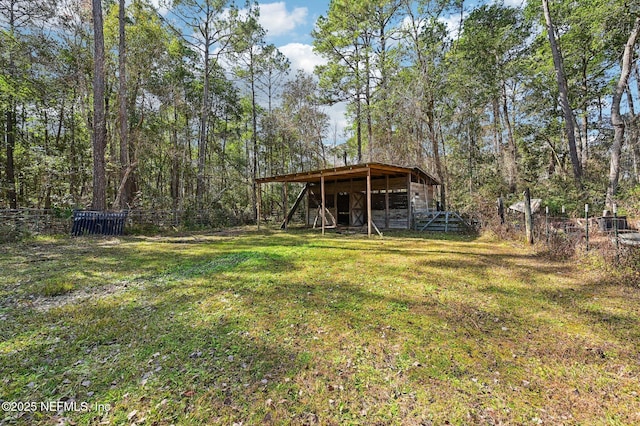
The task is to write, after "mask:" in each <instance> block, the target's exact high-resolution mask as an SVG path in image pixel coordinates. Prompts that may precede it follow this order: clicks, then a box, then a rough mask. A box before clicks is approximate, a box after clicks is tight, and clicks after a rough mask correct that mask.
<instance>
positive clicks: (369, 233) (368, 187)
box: [367, 169, 371, 237]
mask: <svg viewBox="0 0 640 426" xmlns="http://www.w3.org/2000/svg"><path fill="white" fill-rule="evenodd" d="M367 235H368V236H369V237H371V169H368V170H367Z"/></svg>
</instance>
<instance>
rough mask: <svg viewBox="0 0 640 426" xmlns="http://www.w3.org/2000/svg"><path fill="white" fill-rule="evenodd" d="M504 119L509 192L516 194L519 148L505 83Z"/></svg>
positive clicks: (503, 96) (503, 87)
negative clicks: (512, 124)
mask: <svg viewBox="0 0 640 426" xmlns="http://www.w3.org/2000/svg"><path fill="white" fill-rule="evenodd" d="M502 117H503V119H504V124H505V127H506V128H507V148H508V149H507V184H508V185H509V192H511V193H514V192H515V191H516V184H517V179H518V167H517V160H518V158H517V157H518V148H517V147H516V141H515V139H514V137H513V129H512V127H511V120H510V119H509V108H508V106H507V89H506V87H505V84H504V83H502Z"/></svg>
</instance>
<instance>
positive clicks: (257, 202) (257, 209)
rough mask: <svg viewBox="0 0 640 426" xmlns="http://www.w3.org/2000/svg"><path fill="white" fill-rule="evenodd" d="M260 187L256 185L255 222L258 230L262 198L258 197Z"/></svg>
mask: <svg viewBox="0 0 640 426" xmlns="http://www.w3.org/2000/svg"><path fill="white" fill-rule="evenodd" d="M261 188H262V185H261V184H258V193H257V195H258V196H257V197H256V198H257V200H256V213H257V215H258V217H257V218H256V222H257V224H258V230H260V204H262V196H261V195H260V191H261Z"/></svg>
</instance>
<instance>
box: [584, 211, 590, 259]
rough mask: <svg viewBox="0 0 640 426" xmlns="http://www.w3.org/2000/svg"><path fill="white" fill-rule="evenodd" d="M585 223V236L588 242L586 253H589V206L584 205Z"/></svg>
mask: <svg viewBox="0 0 640 426" xmlns="http://www.w3.org/2000/svg"><path fill="white" fill-rule="evenodd" d="M584 222H585V236H586V241H587V249H586V251H589V204H585V205H584Z"/></svg>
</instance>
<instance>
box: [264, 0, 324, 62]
mask: <svg viewBox="0 0 640 426" xmlns="http://www.w3.org/2000/svg"><path fill="white" fill-rule="evenodd" d="M328 7H329V1H328V0H327V1H318V0H312V1H301V0H288V1H272V2H268V1H261V2H260V23H261V24H262V26H263V27H264V28H266V30H267V39H268V41H269V42H271V43H273V44H275V45H276V46H277V47H278V48H279V49H280V51H282V53H284V54H285V55H286V56H287V57H288V58H289V59H290V60H291V68H292V70H294V71H295V70H296V69H298V68H302V69H304V70H305V71H307V72H313V67H314V66H315V65H318V64H319V63H321V59H320V58H319V57H318V56H317V55H315V54H314V53H313V52H312V48H311V42H312V39H311V35H310V33H311V30H312V29H313V26H314V24H315V22H316V20H317V19H318V17H319V16H321V15H326V11H327V8H328Z"/></svg>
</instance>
